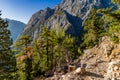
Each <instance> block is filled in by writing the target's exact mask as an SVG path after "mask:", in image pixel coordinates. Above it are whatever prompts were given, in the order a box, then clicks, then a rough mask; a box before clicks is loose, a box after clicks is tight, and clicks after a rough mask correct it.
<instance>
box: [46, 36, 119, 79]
mask: <svg viewBox="0 0 120 80" xmlns="http://www.w3.org/2000/svg"><path fill="white" fill-rule="evenodd" d="M119 53H120V44H114V43H113V42H112V41H110V38H109V37H103V38H102V40H101V43H100V44H99V45H96V46H95V47H93V48H91V49H87V50H85V51H84V54H83V55H82V56H81V57H79V58H78V59H77V60H75V61H74V62H73V63H74V66H75V65H79V67H77V68H76V70H73V71H71V72H68V73H66V74H63V75H61V74H58V75H57V76H54V77H51V78H47V79H45V80H119V79H120V64H119V62H120V59H119V58H120V56H119ZM82 67H83V68H84V69H85V70H86V72H85V73H84V74H82V70H79V68H82Z"/></svg>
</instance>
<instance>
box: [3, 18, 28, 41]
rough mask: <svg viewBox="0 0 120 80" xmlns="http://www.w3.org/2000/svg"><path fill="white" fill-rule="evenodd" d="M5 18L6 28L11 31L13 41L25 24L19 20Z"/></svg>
mask: <svg viewBox="0 0 120 80" xmlns="http://www.w3.org/2000/svg"><path fill="white" fill-rule="evenodd" d="M5 20H7V21H8V29H9V30H10V31H11V38H12V39H13V41H16V39H17V38H18V37H19V35H20V34H21V32H22V30H23V29H24V27H25V25H26V24H25V23H23V22H21V21H17V20H13V19H8V18H5Z"/></svg>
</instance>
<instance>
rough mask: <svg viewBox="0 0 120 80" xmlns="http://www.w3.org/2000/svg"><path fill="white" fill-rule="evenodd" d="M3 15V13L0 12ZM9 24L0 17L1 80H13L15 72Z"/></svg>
mask: <svg viewBox="0 0 120 80" xmlns="http://www.w3.org/2000/svg"><path fill="white" fill-rule="evenodd" d="M0 13H1V12H0ZM7 27H8V22H7V21H4V20H3V19H2V18H1V17H0V79H1V80H10V79H13V77H14V75H11V74H13V72H14V71H15V65H16V64H15V62H16V60H15V56H14V53H13V52H12V50H11V45H12V40H11V38H10V31H9V30H8V29H7Z"/></svg>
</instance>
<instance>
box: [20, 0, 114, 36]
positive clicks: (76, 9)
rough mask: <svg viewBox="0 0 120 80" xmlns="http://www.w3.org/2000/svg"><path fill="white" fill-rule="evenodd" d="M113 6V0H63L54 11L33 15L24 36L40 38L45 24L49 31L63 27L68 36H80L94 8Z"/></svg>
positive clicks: (49, 9)
mask: <svg viewBox="0 0 120 80" xmlns="http://www.w3.org/2000/svg"><path fill="white" fill-rule="evenodd" d="M111 5H112V4H111V0H62V2H61V3H60V4H58V5H56V6H55V7H54V8H53V9H51V8H49V7H47V8H46V9H45V10H40V11H38V12H36V13H35V14H33V15H32V17H31V19H30V21H29V22H28V24H27V26H26V27H25V29H24V31H23V32H22V34H30V35H32V36H33V37H38V35H39V33H40V30H41V25H43V24H44V25H45V26H46V27H47V28H48V29H51V28H52V27H53V26H54V27H56V29H57V27H61V28H62V29H63V30H65V31H66V32H67V33H68V34H71V35H75V36H76V35H80V33H82V32H81V31H82V23H83V21H84V20H86V19H87V17H88V16H89V15H90V12H91V9H92V8H93V7H95V8H106V7H109V6H111ZM56 24H57V25H56Z"/></svg>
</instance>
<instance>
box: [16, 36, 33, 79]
mask: <svg viewBox="0 0 120 80" xmlns="http://www.w3.org/2000/svg"><path fill="white" fill-rule="evenodd" d="M15 46H16V47H17V48H18V49H17V53H18V54H17V55H16V56H17V68H18V71H17V73H18V75H19V78H20V80H31V79H32V76H31V73H32V53H33V51H32V48H31V39H30V36H29V35H24V36H21V37H20V38H19V39H18V40H17V42H16V43H15Z"/></svg>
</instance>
